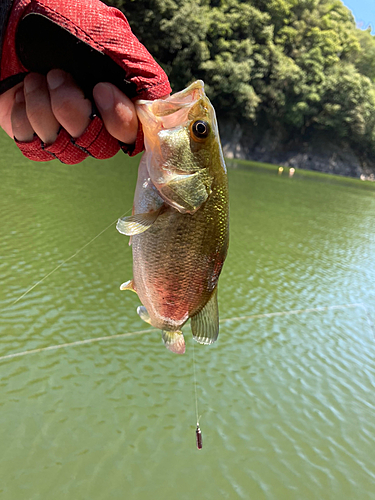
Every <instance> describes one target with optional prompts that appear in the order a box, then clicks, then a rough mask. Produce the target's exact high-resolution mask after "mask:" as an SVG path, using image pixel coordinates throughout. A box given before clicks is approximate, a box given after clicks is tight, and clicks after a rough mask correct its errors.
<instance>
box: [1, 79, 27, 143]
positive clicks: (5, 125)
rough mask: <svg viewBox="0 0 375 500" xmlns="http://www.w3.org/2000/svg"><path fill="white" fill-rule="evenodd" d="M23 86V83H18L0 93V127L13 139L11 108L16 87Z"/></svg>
mask: <svg viewBox="0 0 375 500" xmlns="http://www.w3.org/2000/svg"><path fill="white" fill-rule="evenodd" d="M20 88H23V83H19V84H17V85H15V86H14V87H12V88H11V89H9V90H7V91H6V92H4V93H3V94H1V95H0V127H1V128H2V129H3V130H4V131H5V132H6V133H7V134H8V135H9V137H11V138H12V139H13V137H14V134H13V130H12V109H13V105H14V99H15V95H16V93H17V91H18V89H20Z"/></svg>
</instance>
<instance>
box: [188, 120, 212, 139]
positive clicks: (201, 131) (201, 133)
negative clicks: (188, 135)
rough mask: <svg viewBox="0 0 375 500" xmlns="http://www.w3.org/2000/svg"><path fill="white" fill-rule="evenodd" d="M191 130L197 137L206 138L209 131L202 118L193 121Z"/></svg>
mask: <svg viewBox="0 0 375 500" xmlns="http://www.w3.org/2000/svg"><path fill="white" fill-rule="evenodd" d="M191 130H192V132H193V134H194V135H195V137H196V138H197V139H206V137H208V134H209V133H210V126H209V124H208V123H207V122H205V121H203V120H197V121H196V122H194V123H193V125H192V127H191Z"/></svg>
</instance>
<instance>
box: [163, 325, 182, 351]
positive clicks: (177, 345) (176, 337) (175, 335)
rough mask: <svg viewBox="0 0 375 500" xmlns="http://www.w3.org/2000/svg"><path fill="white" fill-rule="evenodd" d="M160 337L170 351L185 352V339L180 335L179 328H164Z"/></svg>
mask: <svg viewBox="0 0 375 500" xmlns="http://www.w3.org/2000/svg"><path fill="white" fill-rule="evenodd" d="M162 338H163V342H164V345H165V347H166V348H167V349H169V350H170V351H172V352H174V353H175V354H184V353H185V339H184V336H183V335H182V332H181V330H177V331H175V332H168V331H166V330H163V331H162Z"/></svg>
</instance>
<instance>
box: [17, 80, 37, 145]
mask: <svg viewBox="0 0 375 500" xmlns="http://www.w3.org/2000/svg"><path fill="white" fill-rule="evenodd" d="M11 124H12V133H13V137H15V138H16V139H17V140H18V141H21V142H30V141H32V140H33V138H34V130H33V128H32V126H31V124H30V122H29V119H28V117H27V114H26V102H25V95H24V91H23V87H22V88H21V89H19V90H18V91H17V92H16V95H15V99H14V104H13V108H12V113H11Z"/></svg>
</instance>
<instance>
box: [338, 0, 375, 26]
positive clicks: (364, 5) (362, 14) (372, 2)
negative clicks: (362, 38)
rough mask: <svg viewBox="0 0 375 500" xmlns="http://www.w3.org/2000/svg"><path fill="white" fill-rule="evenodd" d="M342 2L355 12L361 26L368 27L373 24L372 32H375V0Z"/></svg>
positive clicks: (347, 0)
mask: <svg viewBox="0 0 375 500" xmlns="http://www.w3.org/2000/svg"><path fill="white" fill-rule="evenodd" d="M342 2H343V4H344V5H346V7H348V9H350V10H351V11H352V12H353V14H354V17H355V20H356V22H357V26H358V27H359V28H362V29H366V28H367V27H368V26H369V25H371V28H372V32H373V33H375V0H342Z"/></svg>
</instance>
